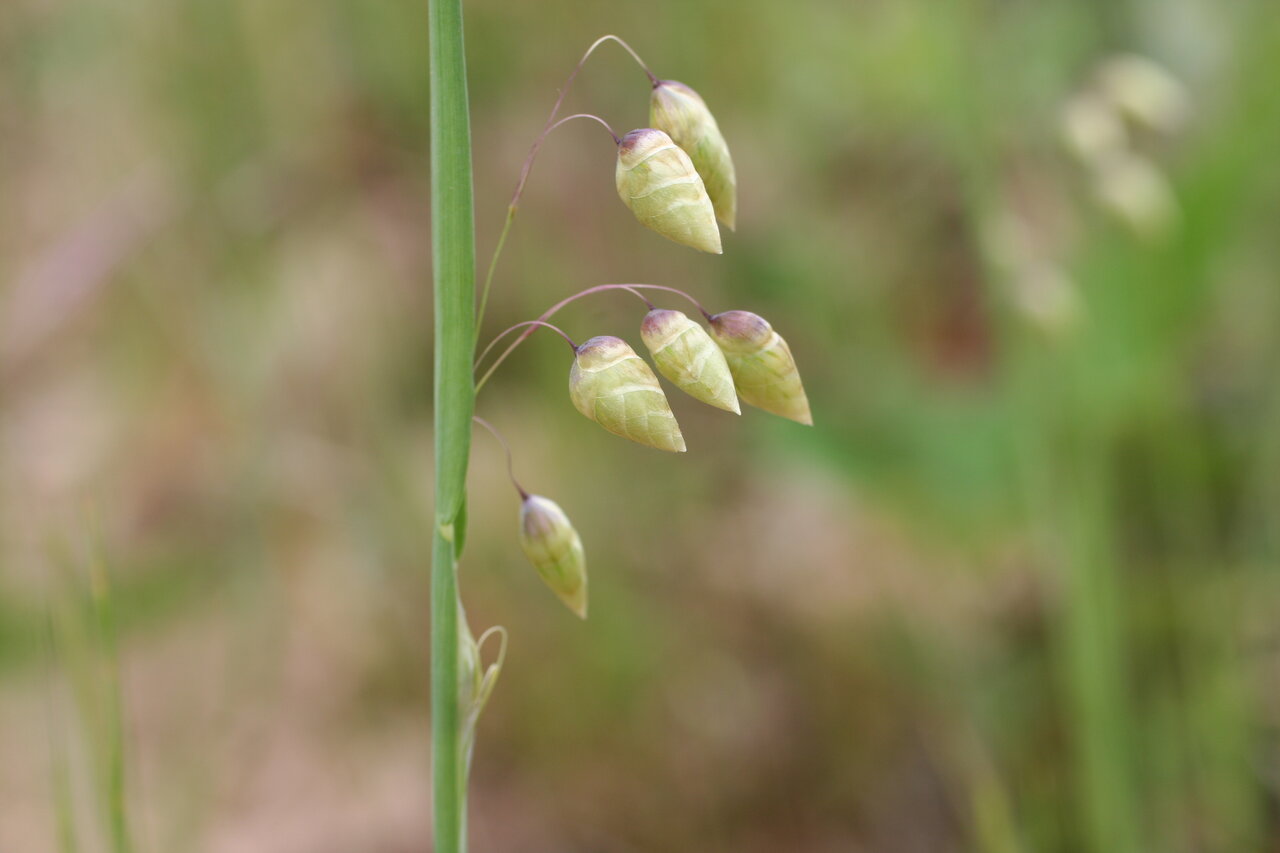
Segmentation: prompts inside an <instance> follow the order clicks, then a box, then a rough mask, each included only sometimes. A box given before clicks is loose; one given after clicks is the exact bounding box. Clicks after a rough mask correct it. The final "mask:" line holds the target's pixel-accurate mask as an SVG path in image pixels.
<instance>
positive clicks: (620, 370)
mask: <svg viewBox="0 0 1280 853" xmlns="http://www.w3.org/2000/svg"><path fill="white" fill-rule="evenodd" d="M569 396H570V397H571V398H572V399H573V405H574V406H576V407H577V409H578V411H579V412H582V414H584V415H586V416H587V417H589V418H591V420H593V421H595V422H596V423H598V424H600V426H602V427H604V428H605V429H607V430H608V431H609V432H611V433H613V434H614V435H620V436H622V437H623V438H629V439H631V440H632V441H635V442H639V443H640V444H646V445H648V446H649V447H656V448H657V449H659V450H669V451H672V452H673V453H683V452H684V449H685V445H684V436H683V435H681V434H680V425H679V424H678V423H676V416H675V415H674V414H672V412H671V406H670V405H669V404H668V403H667V395H666V394H664V393H662V386H661V385H659V384H658V377H656V376H654V375H653V371H652V370H650V369H649V365H647V364H645V362H644V359H642V358H640V356H638V355H636V352H635V350H633V349H632V348H631V346H630V345H629V344H628V343H627V342H626V341H624V340H622V339H621V338H615V337H612V336H610V335H602V336H600V337H595V338H592V339H591V340H589V341H587V342H586V343H584V344H582V345H581V346H579V347H578V354H577V356H576V357H575V358H574V360H573V367H571V368H570V369H569Z"/></svg>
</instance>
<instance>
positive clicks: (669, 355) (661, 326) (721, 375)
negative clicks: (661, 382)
mask: <svg viewBox="0 0 1280 853" xmlns="http://www.w3.org/2000/svg"><path fill="white" fill-rule="evenodd" d="M640 337H641V338H643V339H644V345H645V346H646V347H648V348H649V354H650V355H651V356H653V363H654V364H656V365H657V366H658V372H659V373H661V374H662V375H663V376H665V377H667V378H668V379H670V380H671V381H672V382H674V383H675V384H676V387H677V388H679V389H680V390H681V391H684V392H685V393H686V394H688V395H689V396H690V397H693V398H694V399H696V400H701V401H702V402H704V403H707V404H708V405H711V406H715V407H716V408H717V409H724V410H725V411H726V412H733V413H734V414H735V415H738V414H742V409H741V408H739V406H738V395H737V394H736V393H735V392H734V390H733V376H732V375H731V374H730V373H729V365H728V363H727V362H726V361H725V358H724V353H722V352H721V351H720V348H719V347H717V346H716V344H715V341H713V340H711V336H710V335H708V334H707V330H706V329H704V328H702V326H701V325H699V324H698V323H695V322H694V321H693V320H690V319H689V317H688V316H686V315H685V314H684V313H683V312H680V311H671V310H668V309H665V308H655V309H653V310H652V311H650V312H649V313H648V314H647V315H645V318H644V322H643V323H642V324H641V326H640Z"/></svg>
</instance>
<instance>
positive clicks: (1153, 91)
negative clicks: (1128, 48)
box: [1098, 54, 1191, 133]
mask: <svg viewBox="0 0 1280 853" xmlns="http://www.w3.org/2000/svg"><path fill="white" fill-rule="evenodd" d="M1098 83H1099V88H1100V89H1101V91H1102V93H1103V96H1104V97H1106V98H1107V99H1108V100H1109V101H1110V102H1111V103H1112V104H1113V105H1114V106H1115V108H1116V109H1118V110H1119V111H1120V112H1121V113H1123V114H1124V115H1125V116H1126V117H1128V118H1129V119H1130V120H1131V121H1133V122H1135V123H1137V124H1139V125H1142V126H1144V127H1147V128H1149V129H1151V130H1154V131H1157V132H1159V133H1172V132H1173V131H1175V130H1177V129H1178V128H1179V127H1181V126H1182V125H1183V123H1185V122H1186V119H1187V115H1188V114H1189V113H1190V112H1191V109H1190V102H1189V98H1188V97H1187V90H1186V89H1185V88H1184V87H1183V85H1182V83H1180V82H1179V81H1178V80H1177V78H1175V77H1174V76H1173V75H1172V74H1170V73H1169V72H1168V71H1167V70H1165V68H1164V66H1162V65H1160V64H1159V63H1156V62H1153V61H1152V60H1150V59H1147V58H1146V57H1144V56H1136V55H1133V54H1125V55H1121V56H1116V57H1113V58H1112V59H1110V60H1108V61H1107V62H1106V64H1105V65H1103V66H1102V69H1101V70H1100V71H1099V72H1098Z"/></svg>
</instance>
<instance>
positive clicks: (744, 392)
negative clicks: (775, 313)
mask: <svg viewBox="0 0 1280 853" xmlns="http://www.w3.org/2000/svg"><path fill="white" fill-rule="evenodd" d="M711 336H712V337H713V338H714V339H715V342H716V343H717V344H719V346H720V349H721V350H722V351H723V352H724V356H725V360H726V361H727V362H728V363H729V370H730V372H732V373H733V381H734V384H735V385H736V386H737V388H738V394H739V395H741V396H742V399H743V400H745V401H746V402H747V403H750V404H751V405H752V406H756V407H757V408H760V409H764V410H765V411H766V412H772V413H773V414H775V415H781V416H782V417H784V418H790V419H791V420H793V421H797V422H799V423H802V424H810V425H811V424H812V423H813V415H812V414H811V413H810V412H809V399H808V397H806V396H805V393H804V386H803V385H802V384H801V382H800V371H799V370H797V369H796V361H795V358H794V357H793V356H792V355H791V348H790V347H788V346H787V342H786V341H784V340H783V339H782V336H781V335H779V334H778V333H777V332H775V331H774V330H773V327H772V326H770V325H769V323H768V321H766V320H765V319H764V318H763V317H761V316H760V315H758V314H752V313H751V312H750V311H725V312H724V313H723V314H717V315H715V316H714V317H712V318H711Z"/></svg>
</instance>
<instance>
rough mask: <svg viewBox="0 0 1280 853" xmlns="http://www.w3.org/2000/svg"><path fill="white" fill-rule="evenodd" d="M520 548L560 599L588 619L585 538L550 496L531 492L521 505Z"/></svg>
mask: <svg viewBox="0 0 1280 853" xmlns="http://www.w3.org/2000/svg"><path fill="white" fill-rule="evenodd" d="M520 547H521V548H522V549H524V555H525V556H526V557H528V558H529V562H530V563H533V567H534V568H535V569H537V570H538V575H539V576H540V577H541V578H542V580H543V581H545V582H546V584H547V586H549V587H551V591H552V592H554V593H555V594H556V595H558V596H560V600H561V601H563V602H564V603H565V605H566V606H567V607H568V608H569V609H570V610H572V611H573V612H574V613H576V614H578V616H579V617H580V618H582V619H586V618H587V562H586V557H585V556H584V554H583V551H582V539H581V537H579V536H578V531H576V530H574V529H573V525H572V524H571V523H570V522H569V517H568V516H567V515H565V514H564V510H562V509H560V507H559V505H557V504H556V502H555V501H553V500H551V499H550V498H544V497H542V496H541V495H529V496H528V497H527V498H525V499H524V503H522V504H521V505H520Z"/></svg>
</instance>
